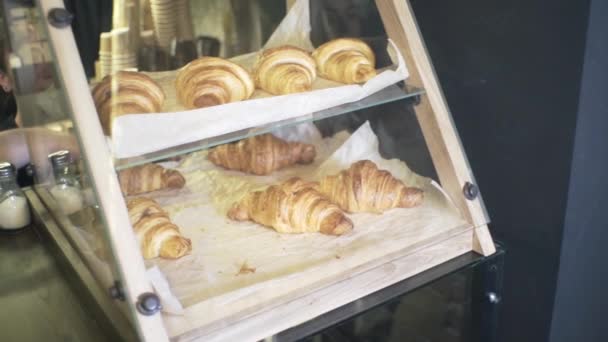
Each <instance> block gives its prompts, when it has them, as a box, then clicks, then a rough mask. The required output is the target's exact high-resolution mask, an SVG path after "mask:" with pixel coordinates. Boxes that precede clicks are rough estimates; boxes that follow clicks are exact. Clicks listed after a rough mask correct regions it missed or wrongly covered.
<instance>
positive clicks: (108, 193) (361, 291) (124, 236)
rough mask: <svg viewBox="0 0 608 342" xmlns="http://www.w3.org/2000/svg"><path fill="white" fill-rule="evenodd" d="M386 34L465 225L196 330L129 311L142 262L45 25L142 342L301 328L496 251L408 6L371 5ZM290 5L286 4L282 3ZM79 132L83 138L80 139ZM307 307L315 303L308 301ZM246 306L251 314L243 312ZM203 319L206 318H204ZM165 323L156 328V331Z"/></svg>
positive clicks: (75, 67) (85, 109)
mask: <svg viewBox="0 0 608 342" xmlns="http://www.w3.org/2000/svg"><path fill="white" fill-rule="evenodd" d="M376 3H377V6H378V9H379V12H380V14H381V17H382V21H383V23H384V26H385V29H386V32H387V34H388V36H389V37H390V38H391V39H392V40H393V41H394V42H395V43H396V45H397V47H398V48H399V50H400V51H401V53H402V55H403V56H404V57H405V60H406V63H407V66H408V68H409V72H410V78H409V80H408V83H410V84H412V85H414V86H418V87H421V88H424V89H425V91H426V94H424V95H421V100H420V103H419V104H418V105H417V106H416V108H415V109H416V115H417V118H418V121H419V123H420V126H421V129H422V132H423V134H424V138H425V140H426V143H427V146H428V148H429V151H430V154H431V157H432V160H433V163H434V165H435V168H436V170H437V174H438V176H439V179H440V182H441V184H442V187H443V188H444V189H445V191H446V192H447V194H448V195H449V197H450V198H451V199H452V201H453V202H454V203H455V205H456V206H457V207H458V209H459V210H460V212H461V214H462V217H463V218H464V219H465V220H466V221H467V226H466V227H462V228H463V229H462V230H461V231H459V233H458V234H453V235H445V236H441V237H438V240H437V241H435V243H434V244H432V245H430V246H416V247H412V248H411V249H409V250H404V251H403V252H402V253H400V254H399V255H387V256H386V257H385V258H382V260H376V261H375V262H374V265H373V266H372V265H369V267H367V268H362V269H360V270H358V272H357V273H356V274H355V273H353V274H352V275H351V276H349V277H348V278H345V279H344V278H341V279H329V280H327V279H326V280H324V281H323V282H320V283H318V284H316V286H315V287H312V286H311V287H309V288H306V289H304V290H303V292H302V293H300V294H298V296H291V297H285V298H282V303H279V304H276V305H273V306H272V307H271V308H269V307H263V308H256V309H255V310H254V311H253V312H247V313H246V314H244V315H243V317H239V319H238V320H234V321H222V322H219V323H218V322H216V323H215V324H213V325H205V324H204V320H202V321H203V322H201V319H199V318H201V317H202V315H205V314H206V313H205V312H201V311H200V310H198V309H197V308H196V306H194V308H193V309H192V310H187V313H186V316H185V318H184V317H178V318H176V317H174V316H168V315H164V316H163V315H161V314H155V315H151V316H144V315H142V314H140V313H139V312H138V311H137V310H135V303H136V299H137V297H138V296H139V295H140V294H142V293H144V292H149V291H151V285H150V283H149V281H148V280H147V278H146V274H145V267H144V264H143V260H142V259H141V256H140V254H139V252H138V247H137V243H136V241H135V238H134V236H133V234H131V233H130V232H129V230H128V229H126V227H129V226H130V224H129V220H128V214H127V210H126V207H125V204H124V201H122V200H117V199H118V198H122V196H121V193H120V187H119V184H118V179H117V177H116V175H115V173H114V165H113V163H112V156H111V155H110V152H109V151H108V149H107V148H106V145H105V141H104V139H103V133H102V130H101V127H100V125H99V123H98V121H97V120H96V119H93V118H94V115H95V113H96V111H95V106H94V103H93V100H92V98H91V97H90V96H82V91H83V89H88V83H87V79H86V77H85V73H84V70H83V68H82V66H81V63H80V58H79V55H78V52H77V48H76V44H75V42H74V37H73V35H72V32H71V30H70V29H69V28H57V27H54V26H53V25H51V24H50V23H48V20H47V25H46V26H47V30H48V32H49V38H50V40H51V45H52V46H53V50H54V53H55V57H56V60H57V61H56V62H57V65H58V68H59V71H60V74H61V82H62V86H63V88H64V90H65V92H66V94H67V96H68V99H69V102H70V106H71V110H72V113H73V120H74V125H75V128H76V130H77V131H78V132H79V134H80V136H81V137H82V136H86V139H81V141H80V144H81V149H82V150H83V151H84V153H82V155H83V158H84V160H85V163H86V164H87V165H89V166H91V165H94V166H95V167H89V170H90V172H91V178H92V181H93V182H94V183H95V184H96V188H97V189H104V191H103V192H100V193H98V194H97V195H98V198H99V202H100V203H99V204H100V208H101V211H102V212H103V215H104V217H105V220H106V224H107V227H108V230H109V234H108V235H109V240H110V243H111V245H112V247H113V248H112V249H113V253H114V256H115V258H116V259H117V260H120V261H121V262H120V269H121V273H122V276H123V280H124V284H123V286H124V292H125V295H126V300H127V301H128V303H130V307H131V309H132V311H133V316H134V317H136V319H135V322H134V324H135V325H136V326H137V327H138V330H139V333H140V335H141V336H142V338H143V339H144V340H146V341H165V340H167V339H168V337H169V336H171V337H173V338H174V339H178V340H194V339H198V338H201V337H204V339H205V340H231V341H245V340H259V339H262V338H264V337H267V336H270V335H273V334H275V333H277V332H280V331H282V330H284V329H287V328H289V327H291V326H294V325H297V324H300V323H303V322H305V321H307V320H310V319H312V318H314V317H316V316H318V315H320V314H322V313H324V312H327V311H330V310H332V309H335V308H337V307H339V306H341V305H344V304H347V303H349V302H351V301H353V300H356V299H357V298H361V297H363V296H365V295H367V294H370V293H372V292H374V291H378V290H380V289H382V288H384V287H386V286H389V285H391V284H394V283H396V282H398V281H401V280H403V279H405V278H408V277H410V276H412V275H414V274H417V273H420V272H422V271H424V270H427V269H429V268H431V267H433V266H436V265H438V264H440V263H442V262H445V261H447V260H449V259H452V258H454V257H456V256H458V255H461V254H464V253H466V252H469V251H471V250H474V251H476V252H477V253H480V254H482V255H490V254H492V253H494V252H495V248H494V243H493V240H492V237H491V236H490V233H489V231H488V227H487V219H486V214H485V210H484V207H483V203H482V200H481V196H479V195H478V194H477V191H476V187H475V186H474V184H475V181H474V178H473V175H472V174H471V172H470V169H469V166H468V162H467V160H466V156H465V153H464V151H463V149H462V146H461V143H460V140H459V138H458V135H457V132H456V131H455V128H454V125H453V122H452V119H451V115H450V113H449V109H448V106H447V104H446V101H445V99H444V97H443V94H442V91H441V89H440V86H439V82H438V80H437V77H436V75H435V72H434V70H433V67H432V63H431V61H430V59H429V56H428V54H427V52H426V48H425V46H424V43H423V40H422V37H421V35H420V31H419V29H418V26H417V24H416V21H415V18H414V15H413V13H412V9H411V7H410V5H409V2H408V1H407V0H376ZM40 4H41V7H42V10H43V13H49V11H50V10H51V9H52V8H63V1H61V0H41V1H40ZM288 4H289V1H288ZM84 132H86V133H87V134H83V133H84ZM311 303H314V305H313V304H311ZM249 309H251V308H249ZM207 314H208V313H207ZM163 323H164V324H163Z"/></svg>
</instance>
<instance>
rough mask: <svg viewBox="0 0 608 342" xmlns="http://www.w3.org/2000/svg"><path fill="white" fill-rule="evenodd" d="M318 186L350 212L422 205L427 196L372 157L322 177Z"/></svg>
mask: <svg viewBox="0 0 608 342" xmlns="http://www.w3.org/2000/svg"><path fill="white" fill-rule="evenodd" d="M316 188H317V189H318V190H319V192H321V193H322V194H323V195H325V196H327V197H328V198H329V199H330V200H331V201H332V202H334V203H336V204H338V205H339V206H340V208H342V209H343V210H345V211H347V212H351V213H356V212H371V213H382V212H384V211H386V210H389V209H392V208H411V207H415V206H418V205H420V204H421V203H422V199H423V197H424V194H423V192H422V190H420V189H418V188H411V187H407V186H406V185H405V184H403V182H401V181H400V180H398V179H397V178H395V177H393V175H391V173H390V172H388V171H386V170H379V169H378V167H377V166H376V164H374V163H373V162H371V161H369V160H361V161H358V162H356V163H354V164H352V165H351V166H350V168H349V169H348V170H344V171H342V172H340V173H339V174H337V175H333V176H327V177H325V178H323V179H322V180H321V182H320V183H319V185H318V186H317V187H316Z"/></svg>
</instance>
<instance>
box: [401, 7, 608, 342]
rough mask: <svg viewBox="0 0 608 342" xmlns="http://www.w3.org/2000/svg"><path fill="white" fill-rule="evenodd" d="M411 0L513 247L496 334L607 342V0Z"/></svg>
mask: <svg viewBox="0 0 608 342" xmlns="http://www.w3.org/2000/svg"><path fill="white" fill-rule="evenodd" d="M412 6H413V8H414V11H415V13H416V16H417V18H418V22H419V25H420V27H421V31H422V34H423V36H424V39H425V41H426V43H427V47H428V49H429V52H430V55H431V58H432V59H433V62H434V65H435V68H436V71H437V74H438V77H439V79H440V82H441V84H442V86H443V89H444V91H445V95H446V98H447V101H448V103H449V105H450V108H451V110H452V115H453V116H454V120H455V123H456V126H457V129H458V131H459V134H460V136H461V138H462V141H463V144H464V147H465V149H466V152H467V155H468V157H469V160H470V163H471V166H472V169H473V171H474V172H475V176H476V178H477V181H478V183H479V186H480V188H481V191H482V193H483V196H484V200H485V203H486V206H487V208H488V211H489V214H490V217H491V220H492V223H491V230H492V233H493V235H494V238H495V239H498V240H501V241H503V242H504V243H505V244H506V248H507V250H508V254H507V258H506V269H505V277H504V300H503V304H502V311H501V320H500V323H499V332H498V336H500V339H501V341H504V342H511V341H518V342H521V341H547V340H549V336H551V340H552V341H608V332H606V329H605V328H604V327H603V324H604V321H605V319H604V318H603V317H605V315H603V310H605V309H604V308H606V307H608V306H607V304H608V300H607V295H606V294H605V290H604V288H605V287H606V280H607V278H608V277H607V274H606V272H607V271H606V268H607V267H606V265H605V261H604V260H603V258H602V255H603V253H602V251H603V246H604V245H605V244H606V243H608V239H607V238H608V230H607V229H608V224H607V222H608V217H607V216H608V215H607V211H608V203H607V198H608V195H607V194H608V186H607V183H608V181H607V180H606V175H608V161H607V159H608V138H607V136H608V120H607V119H606V117H607V116H608V105H607V102H606V101H607V100H606V95H607V94H608V87H607V81H606V80H607V78H608V66H607V65H606V64H607V62H606V61H607V60H608V57H607V53H606V47H607V45H608V26H607V25H606V22H605V18H607V17H608V6H607V2H606V1H602V0H593V10H592V12H591V13H592V15H591V16H589V13H590V1H580V0H579V1H574V0H571V1H566V0H554V1H541V0H528V1H521V0H518V1H487V0H485V1H484V0H466V1H447V0H413V1H412ZM602 18H603V19H602ZM590 19H593V20H591V23H592V24H593V25H590V26H589V31H588V21H589V20H590ZM602 20H604V21H602ZM586 48H587V50H586ZM583 65H584V67H585V72H584V73H583ZM560 257H561V259H560ZM558 279H559V282H558ZM556 290H557V291H556Z"/></svg>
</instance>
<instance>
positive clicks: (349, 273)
mask: <svg viewBox="0 0 608 342" xmlns="http://www.w3.org/2000/svg"><path fill="white" fill-rule="evenodd" d="M435 230H436V234H434V236H432V237H431V238H429V239H426V241H423V242H421V241H418V242H414V243H409V242H408V241H398V242H396V243H399V244H401V245H402V248H401V249H399V250H398V251H396V252H393V253H387V254H384V255H383V256H381V257H378V258H375V259H374V260H371V261H369V262H367V263H365V264H359V265H358V266H356V267H351V268H349V267H345V268H344V269H342V270H341V271H339V272H333V273H332V272H331V271H328V270H326V269H316V270H311V271H309V272H308V271H307V272H301V273H299V274H297V275H296V276H295V277H287V278H285V279H280V280H274V281H272V282H269V283H268V284H265V285H264V286H263V287H260V288H258V289H257V290H256V291H251V290H250V289H249V290H248V291H237V292H235V293H233V294H231V295H230V296H222V298H213V299H211V300H208V301H205V302H202V303H199V304H195V305H192V306H190V307H187V308H185V312H184V315H182V316H175V315H163V320H164V324H165V327H166V328H167V330H168V333H169V335H170V336H171V338H172V340H176V341H193V340H199V339H202V340H205V341H258V340H261V339H264V338H266V337H269V336H272V335H275V334H277V333H279V332H281V331H283V330H286V329H289V328H291V327H293V326H296V325H299V324H302V323H304V322H306V321H309V320H311V319H313V318H315V317H317V316H319V315H322V314H324V313H326V312H329V311H331V310H334V309H336V308H339V307H341V306H343V305H345V304H348V303H351V302H353V301H355V300H357V299H359V298H362V297H364V296H366V295H369V294H371V293H373V292H376V291H379V290H381V289H383V288H385V287H388V286H390V285H392V284H395V283H397V282H399V281H402V280H404V279H407V278H409V277H412V276H414V275H416V274H418V273H421V272H423V271H425V270H427V269H430V268H432V267H434V266H437V265H439V264H441V263H444V262H446V261H448V260H450V259H453V258H455V257H457V256H460V255H462V254H465V253H467V252H470V251H472V250H473V241H474V229H473V227H472V226H470V225H468V224H464V225H460V226H458V227H451V228H448V227H443V228H440V229H437V228H435ZM378 255H380V254H378ZM353 264H356V262H353ZM341 266H342V267H344V266H345V265H341Z"/></svg>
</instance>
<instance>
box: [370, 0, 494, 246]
mask: <svg viewBox="0 0 608 342" xmlns="http://www.w3.org/2000/svg"><path fill="white" fill-rule="evenodd" d="M376 4H377V6H378V10H379V11H380V15H381V17H382V20H383V22H384V26H385V29H386V32H387V34H388V36H389V37H390V38H391V39H392V40H393V41H394V42H395V44H396V45H397V47H398V48H399V49H400V51H401V53H402V54H403V56H404V58H405V60H406V63H407V65H408V68H409V72H410V79H409V83H410V84H412V85H414V86H419V87H423V88H424V89H425V91H426V95H425V96H423V97H422V99H421V103H420V104H419V105H418V106H417V107H416V115H417V117H418V121H419V123H420V127H421V129H422V132H423V134H424V138H425V140H426V143H427V146H428V148H429V152H430V154H431V157H432V158H433V163H434V165H435V169H436V171H437V174H438V176H439V180H440V182H441V186H442V187H443V188H444V189H445V190H446V192H447V193H448V194H449V195H450V197H451V198H452V200H453V201H454V203H455V204H456V206H457V207H458V208H459V209H460V211H461V213H462V215H463V216H464V217H465V219H467V220H468V221H469V222H471V224H473V225H474V226H475V227H477V228H478V229H476V235H475V239H476V243H475V245H476V246H477V248H476V249H475V250H476V251H477V252H480V253H482V254H484V255H489V254H492V253H494V252H495V248H494V244H493V242H492V238H491V237H490V233H489V231H488V229H487V226H486V224H487V218H486V216H485V210H484V208H483V204H482V202H481V196H478V197H477V199H475V200H473V201H470V200H467V199H466V198H465V197H464V195H463V193H462V189H463V186H464V184H465V183H466V182H471V183H474V178H473V175H472V173H471V171H470V167H469V164H468V162H467V159H466V155H465V153H464V151H463V149H462V146H461V144H460V139H459V138H458V135H457V133H456V130H455V127H454V124H453V121H452V117H451V115H450V112H449V108H448V106H447V103H446V101H445V99H444V96H443V93H442V91H441V88H440V87H439V82H438V81H437V77H436V75H435V71H434V69H433V66H432V64H431V61H430V59H429V56H428V54H427V52H426V47H425V45H424V42H423V40H422V37H421V34H420V31H419V29H418V26H417V24H416V19H415V17H414V15H413V13H412V10H411V7H410V6H409V2H408V1H407V0H376Z"/></svg>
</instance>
